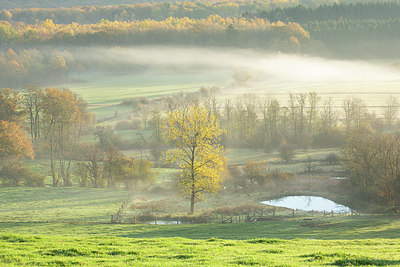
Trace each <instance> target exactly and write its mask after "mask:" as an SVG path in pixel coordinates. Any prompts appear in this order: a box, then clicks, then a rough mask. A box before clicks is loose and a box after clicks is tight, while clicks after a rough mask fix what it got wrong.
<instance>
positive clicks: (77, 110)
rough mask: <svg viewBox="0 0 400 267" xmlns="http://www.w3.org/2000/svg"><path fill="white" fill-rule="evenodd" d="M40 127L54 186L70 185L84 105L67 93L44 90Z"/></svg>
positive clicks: (85, 110)
mask: <svg viewBox="0 0 400 267" xmlns="http://www.w3.org/2000/svg"><path fill="white" fill-rule="evenodd" d="M41 110H42V114H43V115H42V116H43V119H42V125H43V127H44V128H45V130H44V131H45V138H46V143H47V145H48V149H49V152H50V169H51V176H52V177H53V186H58V185H60V183H61V182H62V183H63V185H64V186H69V185H71V177H70V169H71V161H72V158H71V157H72V155H73V152H74V149H75V148H76V145H77V144H78V143H79V139H80V136H81V133H82V128H83V126H84V123H85V119H87V118H88V115H87V114H88V111H87V104H86V102H85V101H84V100H83V99H82V98H80V97H79V96H78V95H76V94H74V93H72V92H71V91H70V90H67V89H64V90H60V89H55V88H46V90H45V91H44V93H43V96H42V99H41Z"/></svg>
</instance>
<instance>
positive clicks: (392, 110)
mask: <svg viewBox="0 0 400 267" xmlns="http://www.w3.org/2000/svg"><path fill="white" fill-rule="evenodd" d="M398 113H399V102H398V101H397V98H396V97H394V96H392V95H391V96H389V98H388V99H387V101H386V106H384V108H383V117H384V118H385V122H386V124H387V125H388V126H392V124H393V121H394V120H395V119H396V117H397V114H398Z"/></svg>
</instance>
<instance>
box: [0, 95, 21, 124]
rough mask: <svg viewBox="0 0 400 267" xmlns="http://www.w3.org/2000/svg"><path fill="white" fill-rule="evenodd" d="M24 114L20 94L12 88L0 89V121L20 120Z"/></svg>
mask: <svg viewBox="0 0 400 267" xmlns="http://www.w3.org/2000/svg"><path fill="white" fill-rule="evenodd" d="M24 114H25V112H24V109H23V108H22V95H21V94H19V93H18V92H16V91H14V90H12V89H8V88H2V89H0V121H9V122H11V121H12V122H20V121H21V120H22V119H23V118H24Z"/></svg>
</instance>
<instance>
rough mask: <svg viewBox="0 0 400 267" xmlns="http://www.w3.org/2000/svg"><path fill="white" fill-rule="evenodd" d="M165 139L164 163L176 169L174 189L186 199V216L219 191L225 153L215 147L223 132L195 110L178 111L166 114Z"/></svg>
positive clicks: (201, 110)
mask: <svg viewBox="0 0 400 267" xmlns="http://www.w3.org/2000/svg"><path fill="white" fill-rule="evenodd" d="M166 124H167V125H166V131H165V139H166V140H167V145H169V146H170V147H171V149H170V150H168V151H167V152H166V160H167V162H170V163H175V164H176V165H177V166H178V167H179V168H180V169H181V171H180V176H179V179H178V187H179V189H180V194H181V195H182V196H183V197H188V198H189V199H190V213H194V206H195V202H196V201H199V200H203V199H204V193H216V192H217V191H218V190H219V189H220V188H221V183H222V181H223V179H224V175H223V174H224V170H225V156H224V154H225V152H224V148H223V146H222V145H220V144H219V141H220V137H221V135H222V134H223V132H224V131H223V130H222V129H221V128H220V125H219V121H218V120H217V118H216V117H215V115H214V114H213V113H212V112H210V111H209V110H207V109H206V108H202V107H199V106H194V105H192V106H185V107H180V108H178V109H176V110H174V111H171V112H169V113H168V116H167V122H166Z"/></svg>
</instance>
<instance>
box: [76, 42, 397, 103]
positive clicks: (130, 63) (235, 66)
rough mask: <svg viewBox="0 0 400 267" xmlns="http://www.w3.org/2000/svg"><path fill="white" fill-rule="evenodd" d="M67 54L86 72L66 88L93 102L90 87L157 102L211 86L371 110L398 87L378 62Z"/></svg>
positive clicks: (239, 54) (211, 52)
mask: <svg viewBox="0 0 400 267" xmlns="http://www.w3.org/2000/svg"><path fill="white" fill-rule="evenodd" d="M72 53H73V55H74V57H75V58H77V59H78V60H79V62H81V63H82V64H83V65H84V66H85V68H86V74H83V75H81V76H80V77H81V81H77V82H74V83H72V84H68V86H69V87H70V88H71V89H73V90H74V91H76V92H77V93H79V94H82V95H83V96H84V97H85V98H87V99H89V100H91V102H95V103H101V102H102V101H103V98H102V97H101V95H99V94H97V93H95V94H93V93H92V90H91V88H92V87H93V89H94V88H97V89H96V91H97V90H99V88H104V89H101V90H109V89H108V88H112V91H114V92H115V94H111V95H110V98H112V99H114V100H115V101H117V102H118V101H121V100H122V98H121V97H128V96H129V94H131V95H135V96H140V95H141V94H143V93H144V92H147V94H149V95H154V96H161V95H166V94H167V93H171V92H174V93H177V92H188V91H193V90H197V89H196V88H200V87H213V86H217V87H219V88H221V89H223V90H222V91H221V94H223V95H225V97H235V96H237V97H240V96H241V95H242V94H243V93H254V94H258V95H264V94H273V95H275V96H276V97H277V98H278V99H279V100H280V101H283V103H285V102H286V101H287V97H288V93H289V92H292V93H308V92H311V91H315V92H317V93H318V94H321V95H322V96H324V97H334V98H335V100H336V102H337V103H341V102H342V101H343V100H344V99H345V98H346V97H348V96H349V95H354V96H360V97H361V98H362V99H363V100H364V101H365V103H366V104H367V105H370V106H377V105H383V104H384V102H385V101H386V98H385V97H379V96H381V95H382V94H386V95H391V94H393V95H396V94H398V92H397V89H398V88H399V86H400V68H399V67H398V66H397V65H396V64H395V62H390V61H384V60H376V61H362V60H338V59H327V58H322V57H313V56H308V55H300V54H283V53H270V52H266V51H262V50H254V49H234V48H230V49H219V48H195V47H171V46H141V47H131V48H121V47H113V48H79V49H76V50H74V51H73V52H72ZM237 72H245V73H247V74H248V75H249V77H250V78H249V79H248V80H246V82H244V83H242V84H238V83H237V82H236V81H235V78H234V75H235V73H237ZM105 74H106V75H105ZM119 91H121V93H119ZM117 92H118V93H117Z"/></svg>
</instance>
